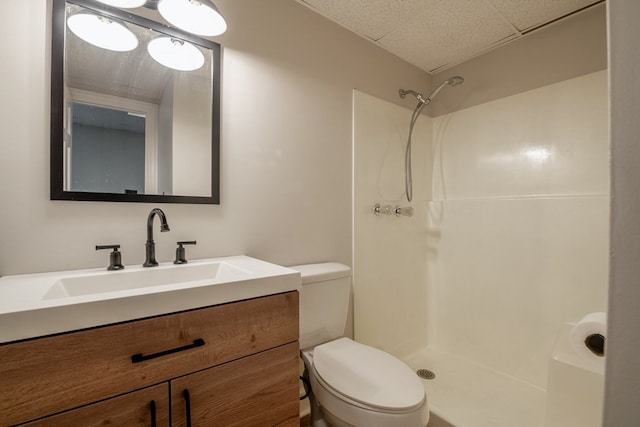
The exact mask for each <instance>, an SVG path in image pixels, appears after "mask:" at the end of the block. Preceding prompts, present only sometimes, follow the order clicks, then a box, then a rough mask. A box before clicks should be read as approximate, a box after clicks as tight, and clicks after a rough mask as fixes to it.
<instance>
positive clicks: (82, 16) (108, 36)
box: [67, 13, 138, 52]
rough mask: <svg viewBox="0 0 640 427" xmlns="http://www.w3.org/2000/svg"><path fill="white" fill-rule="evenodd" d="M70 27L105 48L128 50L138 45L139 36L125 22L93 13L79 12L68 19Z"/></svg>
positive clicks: (85, 39)
mask: <svg viewBox="0 0 640 427" xmlns="http://www.w3.org/2000/svg"><path fill="white" fill-rule="evenodd" d="M67 25H68V26H69V29H70V30H71V31H72V32H73V33H74V34H75V35H77V36H78V37H80V38H81V39H82V40H84V41H86V42H87V43H91V44H92V45H94V46H98V47H100V48H103V49H108V50H113V51H116V52H128V51H130V50H133V49H135V48H136V47H137V46H138V38H137V37H136V36H135V34H133V32H131V30H129V29H128V28H127V27H126V26H125V25H124V24H122V23H120V22H118V21H114V20H111V19H109V18H106V17H104V16H98V15H94V14H91V13H79V14H76V15H73V16H70V17H69V19H68V20H67Z"/></svg>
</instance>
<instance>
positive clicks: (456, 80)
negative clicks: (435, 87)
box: [445, 76, 464, 86]
mask: <svg viewBox="0 0 640 427" xmlns="http://www.w3.org/2000/svg"><path fill="white" fill-rule="evenodd" d="M445 83H446V84H448V85H449V86H458V85H459V84H462V83H464V78H463V77H460V76H453V77H449V78H448V79H447V80H445Z"/></svg>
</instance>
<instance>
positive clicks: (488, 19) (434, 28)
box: [379, 0, 516, 71]
mask: <svg viewBox="0 0 640 427" xmlns="http://www.w3.org/2000/svg"><path fill="white" fill-rule="evenodd" d="M515 35H516V33H515V31H514V29H513V28H512V27H511V26H510V25H509V24H508V23H506V22H505V21H504V19H503V18H502V17H501V16H500V15H499V14H498V13H496V11H495V10H494V8H493V7H491V6H490V5H488V4H487V3H486V2H484V1H481V0H448V1H443V2H439V3H438V4H436V5H435V6H434V7H432V8H430V9H429V10H427V11H425V12H423V13H421V14H419V15H417V16H416V17H415V18H414V19H413V20H411V21H410V22H409V23H407V24H405V25H402V26H400V27H398V28H397V29H396V30H395V31H392V32H390V33H389V34H387V35H386V36H384V37H382V38H381V39H380V40H379V44H380V45H381V46H382V47H384V48H385V49H387V50H389V51H391V52H392V53H394V54H396V55H397V56H399V57H401V58H403V59H404V60H406V61H408V62H410V63H412V64H414V65H417V66H418V67H420V68H422V69H424V70H427V71H431V70H435V69H438V68H442V67H443V66H445V65H448V64H454V63H458V62H462V61H463V60H465V59H468V58H469V57H471V56H474V55H476V54H477V53H479V52H483V51H485V50H488V49H489V48H491V47H492V46H495V45H497V44H500V43H502V42H503V41H504V40H505V39H508V38H511V37H514V36H515Z"/></svg>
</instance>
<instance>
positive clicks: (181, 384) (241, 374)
mask: <svg viewBox="0 0 640 427" xmlns="http://www.w3.org/2000/svg"><path fill="white" fill-rule="evenodd" d="M298 357H299V350H298V342H297V341H296V342H294V343H290V344H286V345H283V346H281V347H276V348H274V349H271V350H267V351H264V352H261V353H258V354H255V355H252V356H248V357H244V358H242V359H238V360H235V361H233V362H229V363H225V364H223V365H220V366H216V367H214V368H210V369H207V370H204V371H200V372H197V373H195V374H191V375H187V376H185V377H182V378H178V379H176V380H173V381H171V421H172V423H171V425H172V426H174V427H187V426H193V427H205V426H206V427H215V426H224V427H231V426H242V427H249V426H261V427H264V426H290V427H294V426H299V425H300V420H299V406H298ZM188 420H190V422H189V421H188Z"/></svg>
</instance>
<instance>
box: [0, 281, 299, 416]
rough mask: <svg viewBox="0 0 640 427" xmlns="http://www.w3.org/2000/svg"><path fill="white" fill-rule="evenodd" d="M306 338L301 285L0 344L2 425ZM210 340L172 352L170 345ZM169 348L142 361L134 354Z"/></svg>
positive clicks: (177, 346)
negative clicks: (300, 307) (300, 325)
mask: <svg viewBox="0 0 640 427" xmlns="http://www.w3.org/2000/svg"><path fill="white" fill-rule="evenodd" d="M297 339H298V293H297V292H295V291H294V292H288V293H285V294H279V295H273V296H268V297H262V298H256V299H252V300H247V301H240V302H235V303H230V304H224V305H220V306H215V307H209V308H203V309H198V310H193V311H188V312H182V313H175V314H170V315H165V316H159V317H154V318H150V319H144V320H138V321H132V322H127V323H122V324H117V325H112V326H105V327H100V328H94V329H89V330H83V331H78V332H72V333H68V334H63V335H57V336H52V337H45V338H40V339H34V340H29V341H23V342H17V343H13V344H5V345H2V346H0V379H1V380H0V426H5V425H11V424H16V423H19V422H24V421H28V420H32V419H35V418H39V417H42V416H45V415H48V414H52V413H56V412H60V411H63V410H67V409H71V408H74V407H78V406H80V405H84V404H88V403H92V402H95V401H98V400H101V399H105V398H107V397H111V396H115V395H118V394H122V393H125V392H127V391H130V390H136V389H139V388H143V387H147V386H150V385H153V384H158V383H160V382H162V381H167V380H169V379H171V378H175V377H178V376H182V375H185V374H188V373H191V372H194V371H197V370H201V369H205V368H208V367H211V366H215V365H218V364H221V363H224V362H228V361H231V360H234V359H237V358H240V357H244V356H247V355H250V354H253V353H256V352H260V351H263V350H266V349H269V348H273V347H276V346H279V345H282V344H285V343H291V342H294V341H297ZM196 340H203V342H204V345H201V346H197V347H195V348H190V349H187V350H184V351H178V352H175V353H169V354H165V353H166V351H167V350H172V349H177V348H181V347H185V346H189V345H192V344H193V343H194V341H196ZM136 354H138V355H142V356H143V359H144V358H145V357H146V356H150V355H151V356H153V355H162V354H165V355H162V356H159V357H154V358H151V359H149V360H143V361H141V362H138V363H133V362H132V356H133V355H136Z"/></svg>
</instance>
